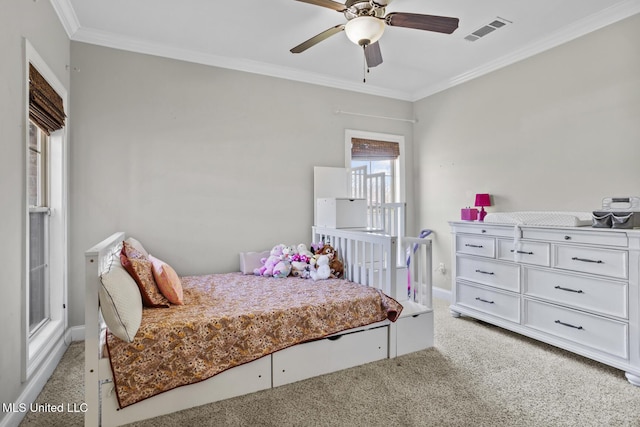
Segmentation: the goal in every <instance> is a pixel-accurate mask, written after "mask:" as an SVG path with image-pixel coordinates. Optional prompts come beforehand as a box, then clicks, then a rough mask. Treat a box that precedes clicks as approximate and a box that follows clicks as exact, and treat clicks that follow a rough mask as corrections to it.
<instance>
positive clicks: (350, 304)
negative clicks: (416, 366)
mask: <svg viewBox="0 0 640 427" xmlns="http://www.w3.org/2000/svg"><path fill="white" fill-rule="evenodd" d="M311 237H312V241H316V242H317V241H325V242H329V243H330V244H331V245H332V246H333V247H334V248H336V250H337V251H338V253H339V254H341V258H342V260H343V263H344V279H330V280H327V281H318V282H313V281H311V280H310V279H306V280H305V279H299V278H286V279H280V278H270V279H269V278H262V277H254V276H250V275H242V274H241V273H239V272H237V273H222V274H215V275H207V276H187V277H183V278H182V281H183V283H184V301H185V304H184V305H180V306H175V307H174V306H172V307H171V309H164V308H153V309H144V310H143V321H142V325H141V326H140V329H139V331H138V333H137V334H136V335H135V338H132V340H133V342H131V343H129V342H125V341H123V340H120V339H118V338H116V337H114V336H113V334H110V333H109V334H105V332H104V328H103V322H102V320H101V314H100V309H99V295H98V293H99V289H100V287H101V284H102V282H101V280H100V275H101V273H102V272H104V271H107V270H108V269H109V268H110V266H111V265H112V263H113V262H114V260H115V261H118V254H119V252H120V251H121V246H122V242H123V241H124V240H125V239H126V238H127V236H126V234H125V233H123V232H119V233H115V234H113V235H112V236H110V237H108V238H107V239H105V240H103V241H102V242H100V243H98V244H97V245H95V246H94V247H92V248H91V249H89V250H88V251H86V253H85V256H86V283H87V289H86V305H85V319H86V321H85V328H86V332H85V333H86V337H85V402H86V404H87V412H86V413H85V425H88V426H94V425H103V426H110V425H122V424H126V423H130V422H135V421H138V420H141V419H147V418H151V417H156V416H160V415H164V414H167V413H171V412H175V411H178V410H182V409H187V408H191V407H194V406H199V405H202V404H206V403H209V402H215V401H218V400H222V399H227V398H230V397H234V396H239V395H242V394H248V393H252V392H256V391H259V390H266V389H269V388H272V387H277V386H280V385H284V384H288V383H291V382H295V381H299V380H303V379H306V378H310V377H313V376H317V375H322V374H325V373H329V372H334V371H338V370H341V369H346V368H349V367H353V366H357V365H361V364H364V363H369V362H372V361H375V360H380V359H384V358H393V357H396V356H399V355H402V354H406V353H410V352H413V351H417V350H420V349H423V348H428V347H431V346H432V345H433V312H432V303H431V271H432V267H431V241H430V240H428V239H417V238H403V240H402V243H399V242H398V238H397V237H395V236H389V235H384V234H376V233H367V232H362V231H351V230H340V229H328V228H327V229H325V228H318V227H314V228H313V229H312V236H311ZM399 253H403V254H406V255H409V256H410V257H409V262H407V263H405V262H403V263H402V264H400V265H399V264H398V263H397V261H396V260H397V259H399V258H404V257H399V256H398V254H399ZM405 259H406V258H405ZM261 285H264V286H266V288H267V289H270V290H274V289H276V288H280V287H283V288H285V289H287V290H288V291H287V292H289V294H287V295H288V296H287V297H286V298H276V301H278V300H283V299H286V300H287V301H290V302H293V304H292V305H288V306H286V307H279V303H275V302H273V300H268V299H264V298H266V297H265V296H264V294H265V292H263V291H260V290H259V286H261ZM225 289H226V292H227V293H228V294H229V295H230V296H231V299H230V300H228V301H234V304H230V303H228V302H226V303H221V302H220V301H221V300H215V301H209V302H208V305H209V306H211V307H213V308H211V309H209V310H198V311H203V312H206V313H205V314H206V315H205V316H204V317H205V318H206V320H204V321H205V322H209V323H208V324H206V326H203V327H201V328H200V329H201V330H207V328H208V330H209V331H211V330H216V329H217V331H218V332H219V331H229V330H231V329H229V327H230V326H229V325H230V324H231V323H233V322H234V321H235V322H238V323H240V324H244V325H245V326H244V327H242V328H241V330H242V329H244V330H245V331H247V330H248V331H249V336H248V337H245V336H243V335H242V333H241V332H237V333H236V332H234V333H233V334H230V333H226V334H224V333H220V334H209V335H210V336H214V337H213V338H211V337H207V338H203V337H204V336H207V334H206V333H204V334H202V335H201V336H196V338H194V339H193V340H192V341H190V342H189V343H187V344H185V343H181V342H179V341H174V338H175V336H177V335H180V334H182V335H185V334H184V333H182V332H180V331H182V330H187V329H188V330H189V331H196V330H198V327H196V326H194V327H191V326H190V325H191V323H189V322H190V321H187V322H186V323H183V324H181V326H175V323H173V324H172V325H174V326H172V327H167V326H166V325H167V323H162V322H168V321H169V318H170V317H171V316H174V317H176V318H178V319H181V318H183V316H184V315H185V314H186V312H187V311H189V310H190V309H191V310H193V307H195V305H194V302H195V301H196V300H199V299H215V298H222V297H223V295H224V294H225ZM238 289H244V291H243V292H236V291H234V290H238ZM274 292H275V291H274ZM278 292H279V291H278ZM266 293H269V292H266ZM329 294H336V295H338V296H339V297H338V301H339V302H338V304H342V306H337V307H338V308H336V307H333V308H328V309H326V310H325V312H324V313H323V314H321V315H320V317H321V318H322V319H324V320H326V322H318V321H317V320H316V321H310V320H305V321H304V325H305V326H304V327H303V328H298V326H296V325H299V324H300V322H301V321H300V320H297V319H302V317H301V316H302V315H301V313H302V312H303V311H304V310H305V308H303V305H304V304H306V303H307V302H310V301H313V300H314V298H315V299H316V300H319V301H320V303H319V304H316V306H315V307H314V308H313V309H312V311H314V312H315V311H319V310H320V308H322V307H323V306H324V305H325V304H324V303H323V301H322V300H323V298H325V297H326V296H327V295H329ZM314 295H315V296H314ZM361 295H365V296H366V298H369V297H372V296H373V297H375V298H379V299H376V301H380V302H379V303H377V304H378V305H381V306H382V309H381V310H377V309H376V310H375V313H374V312H373V310H371V309H368V308H362V309H358V308H357V307H360V306H361V305H362V307H368V306H366V305H365V302H364V299H366V298H364V299H363V301H362V302H361V301H360V298H361ZM214 297H215V298H214ZM373 297H372V298H373ZM233 298H235V300H233ZM340 301H341V302H340ZM298 303H299V304H298ZM303 303H304V304H303ZM231 305H234V306H235V305H237V307H231ZM374 305H375V304H374ZM222 306H223V307H224V309H223V308H220V307H222ZM251 307H253V308H254V309H257V310H258V312H255V311H254V312H251ZM236 308H237V309H238V310H240V312H241V314H238V315H237V316H236V317H234V315H233V313H232V311H233V309H236ZM278 309H280V310H281V311H279V313H280V314H279V315H278V316H279V320H278V322H280V323H278V324H277V325H279V326H277V327H274V326H273V325H270V326H268V329H269V330H273V331H275V330H281V331H285V332H283V333H282V334H281V335H283V336H285V337H286V336H288V335H292V336H296V337H295V339H294V340H286V339H285V340H281V338H282V337H278V339H277V340H276V339H275V338H274V339H271V338H269V339H268V340H269V341H273V343H274V344H273V345H272V343H269V345H267V346H266V347H265V346H262V347H260V346H258V347H255V348H254V347H252V346H251V342H252V340H253V341H260V340H263V341H264V339H265V336H266V334H265V333H261V332H259V330H257V329H255V328H254V326H255V325H256V324H261V323H263V322H268V321H269V320H267V318H266V317H265V318H264V319H263V318H262V317H260V316H262V315H264V313H265V312H275V311H277V310H278ZM162 310H168V311H162ZM242 310H245V311H247V310H248V311H247V313H250V314H242ZM355 312H358V313H357V315H356V314H354V313H355ZM169 313H172V314H169ZM363 313H364V314H365V315H364V317H362V314H363ZM216 316H217V317H216ZM154 318H155V321H156V322H160V324H161V325H164V326H162V327H161V328H160V329H159V330H162V329H164V330H165V332H164V335H163V334H162V333H160V332H157V331H156V332H153V331H152V330H151V329H149V327H150V326H149V324H151V323H153V319H154ZM229 319H232V320H229ZM233 319H235V320H233ZM247 319H250V321H249V323H250V324H251V327H247V326H246V324H247ZM145 322H146V323H145ZM225 322H226V323H225ZM185 325H189V327H188V328H186V327H185ZM212 325H213V326H212ZM292 325H293V326H292ZM296 328H297V329H296ZM298 329H304V331H305V333H306V335H304V336H300V337H298V336H297V335H300V334H299V333H298V332H297V331H298ZM286 331H292V332H291V333H287V332H286ZM186 335H189V334H186ZM151 338H154V339H151ZM156 338H157V339H156ZM209 340H211V341H210V342H209ZM216 340H217V341H216ZM225 340H226V341H225ZM230 340H231V341H234V345H233V346H231V347H229V346H227V347H225V345H223V344H221V343H227V344H226V345H228V343H229V342H230ZM263 344H264V343H263ZM172 345H173V346H176V347H180V346H182V347H188V348H190V347H194V346H202V347H204V348H206V349H208V350H206V353H205V354H207V355H210V356H211V357H206V359H211V364H210V365H209V366H200V365H202V363H198V364H196V365H198V366H195V367H194V366H189V363H188V362H185V360H187V359H189V358H188V357H187V358H184V357H182V358H177V359H173V362H172V365H171V367H168V368H165V367H163V366H162V365H157V367H156V368H155V370H154V368H153V366H154V365H153V363H152V364H150V365H144V366H146V367H143V365H138V363H139V362H140V360H141V359H145V358H146V356H145V357H138V355H137V354H136V355H135V357H133V356H132V355H133V354H134V353H136V352H137V351H138V350H139V349H142V348H144V349H145V351H147V352H149V353H145V354H152V353H160V354H163V353H164V352H165V351H166V348H167V347H168V346H172ZM163 346H164V347H163ZM105 348H106V351H105ZM256 348H258V349H257V350H256ZM216 349H218V350H219V351H217V352H216V351H215V350H216ZM220 349H222V350H220ZM260 352H263V353H264V354H262V353H260ZM216 353H217V354H227V355H231V357H230V358H231V359H232V361H231V362H229V361H226V360H224V359H223V358H220V359H219V360H218V359H216V358H215V357H214V356H215V355H216ZM110 354H113V357H111V358H109V355H110ZM186 354H190V353H186ZM221 357H222V356H221ZM193 359H194V360H196V359H197V358H193ZM214 359H215V360H214ZM198 360H200V359H198ZM155 363H158V362H155ZM162 363H164V364H166V362H162ZM173 363H175V365H177V366H173ZM182 365H184V366H182ZM191 365H194V364H193V363H192V364H191ZM127 369H129V371H130V372H129V373H127V372H126V371H127ZM145 369H146V370H147V371H154V372H156V374H155V376H156V377H157V378H156V379H155V380H153V381H151V383H150V385H149V387H146V388H145V387H143V382H144V381H143V379H142V376H141V374H140V372H143V371H144V370H145ZM181 369H182V371H184V372H185V373H186V374H187V375H186V376H187V377H191V378H190V379H188V380H186V381H182V380H179V381H174V378H173V377H174V376H176V375H177V374H176V372H178V371H180V370H181ZM136 372H138V376H137V377H136V376H135V375H136ZM131 375H133V376H131ZM152 376H153V375H152ZM114 380H115V381H114ZM154 381H155V382H154ZM181 381H182V382H181ZM154 389H155V391H154ZM149 390H152V391H151V392H150V391H149Z"/></svg>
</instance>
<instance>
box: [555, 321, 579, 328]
mask: <svg viewBox="0 0 640 427" xmlns="http://www.w3.org/2000/svg"><path fill="white" fill-rule="evenodd" d="M556 323H557V324H558V325H564V326H568V327H569V328H574V329H580V330H582V329H584V328H583V327H582V326H574V325H572V324H570V323H564V322H561V321H559V320H556Z"/></svg>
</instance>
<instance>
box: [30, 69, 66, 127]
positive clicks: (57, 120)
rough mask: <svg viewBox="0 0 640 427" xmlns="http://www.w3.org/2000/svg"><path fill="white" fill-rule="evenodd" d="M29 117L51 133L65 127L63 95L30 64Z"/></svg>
mask: <svg viewBox="0 0 640 427" xmlns="http://www.w3.org/2000/svg"><path fill="white" fill-rule="evenodd" d="M29 118H30V119H31V120H33V121H34V122H35V123H36V124H37V125H38V127H40V128H41V129H42V130H43V131H45V132H46V133H47V135H50V134H51V132H55V131H57V130H58V129H62V128H63V127H64V119H65V118H66V115H65V114H64V105H63V103H62V97H60V95H58V93H57V92H56V91H55V90H54V89H53V88H52V87H51V85H50V84H49V83H48V82H47V81H46V80H45V78H44V77H42V75H41V74H40V73H39V72H38V70H36V69H35V67H34V66H33V65H31V64H29Z"/></svg>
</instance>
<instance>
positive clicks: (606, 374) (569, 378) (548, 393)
mask: <svg viewBox="0 0 640 427" xmlns="http://www.w3.org/2000/svg"><path fill="white" fill-rule="evenodd" d="M435 322H436V323H435V325H436V326H435V341H436V344H435V347H434V348H431V349H428V350H423V351H419V352H416V353H412V354H409V355H406V356H401V357H398V358H396V359H391V360H382V361H379V362H374V363H370V364H367V365H364V366H359V367H356V368H351V369H347V370H345V371H341V372H336V373H333V374H329V375H324V376H321V377H317V378H312V379H309V380H305V381H300V382H298V383H294V384H290V385H286V386H282V387H278V388H275V389H272V390H266V391H260V392H257V393H253V394H250V395H246V396H241V397H237V398H233V399H228V400H225V401H222V402H217V403H212V404H208V405H204V406H201V407H198V408H194V409H190V410H186V411H181V412H178V413H174V414H170V415H166V416H162V417H157V418H153V419H150V420H146V421H142V422H138V423H134V424H132V426H137V427H146V426H153V427H163V426H274V427H275V426H278V427H280V426H367V427H370V426H393V425H395V426H514V427H517V426H527V427H529V426H532V427H537V426H540V427H552V426H598V427H600V426H640V388H638V387H634V386H632V385H631V384H629V383H628V382H627V381H626V379H625V378H624V373H623V372H622V371H619V370H617V369H613V368H610V367H608V366H605V365H602V364H600V363H597V362H593V361H591V360H588V359H585V358H583V357H580V356H576V355H574V354H571V353H569V352H566V351H563V350H560V349H557V348H555V347H552V346H549V345H546V344H543V343H540V342H537V341H535V340H531V339H528V338H525V337H522V336H520V335H517V334H514V333H511V332H508V331H505V330H503V329H501V328H497V327H494V326H490V325H487V324H485V323H482V322H478V321H475V320H473V319H470V318H464V317H463V318H457V319H456V318H453V317H451V315H450V314H449V311H448V303H446V302H445V301H441V300H436V301H435ZM83 362H84V348H83V344H82V343H74V344H72V345H71V346H70V347H69V349H68V350H67V352H66V354H65V355H64V357H63V359H62V361H61V363H60V365H59V366H58V368H57V369H56V371H55V372H54V374H53V376H52V377H51V379H50V380H49V382H48V383H47V385H46V386H45V388H44V390H43V391H42V393H41V394H40V396H39V397H38V399H37V403H50V404H60V403H65V404H66V403H72V404H73V403H76V404H78V405H79V404H80V403H82V402H83ZM21 425H22V426H43V427H45V426H46V427H52V426H65V427H67V426H81V425H83V418H82V415H81V414H74V413H62V414H53V413H49V414H43V413H37V412H36V413H28V414H27V415H26V417H25V419H24V420H23V422H22V424H21Z"/></svg>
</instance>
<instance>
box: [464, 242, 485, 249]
mask: <svg viewBox="0 0 640 427" xmlns="http://www.w3.org/2000/svg"><path fill="white" fill-rule="evenodd" d="M465 246H467V247H469V248H484V246H482V245H472V244H471V243H465Z"/></svg>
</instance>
